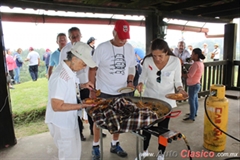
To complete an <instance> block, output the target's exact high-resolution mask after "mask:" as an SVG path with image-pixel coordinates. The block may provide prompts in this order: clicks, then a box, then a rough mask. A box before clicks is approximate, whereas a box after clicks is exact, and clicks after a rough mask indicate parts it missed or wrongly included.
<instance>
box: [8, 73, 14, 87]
mask: <svg viewBox="0 0 240 160" xmlns="http://www.w3.org/2000/svg"><path fill="white" fill-rule="evenodd" d="M9 75H10V76H11V80H10V84H14V72H13V70H10V71H9Z"/></svg>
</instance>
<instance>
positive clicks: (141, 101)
mask: <svg viewBox="0 0 240 160" xmlns="http://www.w3.org/2000/svg"><path fill="white" fill-rule="evenodd" d="M139 94H140V101H141V102H142V92H139Z"/></svg>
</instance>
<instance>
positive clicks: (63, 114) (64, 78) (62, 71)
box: [45, 62, 78, 129]
mask: <svg viewBox="0 0 240 160" xmlns="http://www.w3.org/2000/svg"><path fill="white" fill-rule="evenodd" d="M75 78H76V75H75V73H74V72H73V71H72V70H71V69H70V68H69V67H68V66H67V65H66V63H65V62H61V63H60V64H59V65H58V66H57V67H56V69H55V71H54V72H53V73H52V75H51V77H50V79H49V82H48V104H47V110H46V118H45V123H52V124H54V125H56V126H58V127H59V128H65V129H75V128H77V127H78V122H77V110H72V111H58V112H57V111H56V112H55V111H54V110H53V109H52V105H51V99H52V98H56V99H60V100H63V101H64V103H70V104H77V99H76V96H77V95H76V83H75V82H76V80H75Z"/></svg>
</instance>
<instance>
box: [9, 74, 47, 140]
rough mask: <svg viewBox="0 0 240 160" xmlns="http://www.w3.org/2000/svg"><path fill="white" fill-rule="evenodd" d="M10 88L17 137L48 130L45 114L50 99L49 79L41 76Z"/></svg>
mask: <svg viewBox="0 0 240 160" xmlns="http://www.w3.org/2000/svg"><path fill="white" fill-rule="evenodd" d="M14 88H15V89H12V90H10V96H11V106H12V112H13V120H14V130H15V135H16V137H17V138H20V137H24V136H30V135H34V134H38V133H42V132H47V131H48V128H47V125H46V124H45V123H44V115H45V110H46V105H47V100H48V80H47V79H46V78H40V79H38V80H37V81H35V82H33V81H29V82H25V83H21V84H18V85H14Z"/></svg>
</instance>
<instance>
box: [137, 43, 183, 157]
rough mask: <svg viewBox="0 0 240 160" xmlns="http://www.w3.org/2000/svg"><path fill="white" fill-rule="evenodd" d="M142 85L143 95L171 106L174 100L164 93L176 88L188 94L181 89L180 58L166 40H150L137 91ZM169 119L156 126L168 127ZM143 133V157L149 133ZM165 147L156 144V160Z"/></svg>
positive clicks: (172, 91)
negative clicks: (149, 47)
mask: <svg viewBox="0 0 240 160" xmlns="http://www.w3.org/2000/svg"><path fill="white" fill-rule="evenodd" d="M143 85H146V88H145V90H144V93H143V96H144V97H150V98H156V99H159V100H163V101H166V102H167V103H169V104H170V105H171V107H172V108H174V107H176V106H177V104H176V100H171V99H167V98H166V97H165V95H166V94H169V93H174V92H175V88H176V89H177V90H178V92H179V93H181V94H183V96H185V97H187V96H188V95H187V93H186V92H185V91H184V90H183V85H182V80H181V63H180V60H179V58H178V57H176V56H175V55H174V54H173V53H172V51H171V50H170V48H169V47H168V44H167V42H165V41H164V40H162V39H155V40H153V41H152V45H151V51H150V54H148V55H147V56H145V58H144V60H143V69H142V74H141V76H140V78H139V84H138V86H137V90H138V91H139V92H142V91H143ZM169 120H170V119H169V118H166V119H164V120H163V121H162V122H160V123H158V126H159V127H164V128H168V124H169ZM143 135H144V136H145V137H146V139H145V140H144V147H143V150H144V152H143V153H142V154H141V156H142V157H143V158H145V157H146V156H148V146H149V142H150V139H151V134H150V133H148V132H145V131H143ZM165 148H166V147H165V146H163V145H160V144H159V145H158V151H159V152H158V153H159V154H158V157H157V160H164V151H165Z"/></svg>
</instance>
